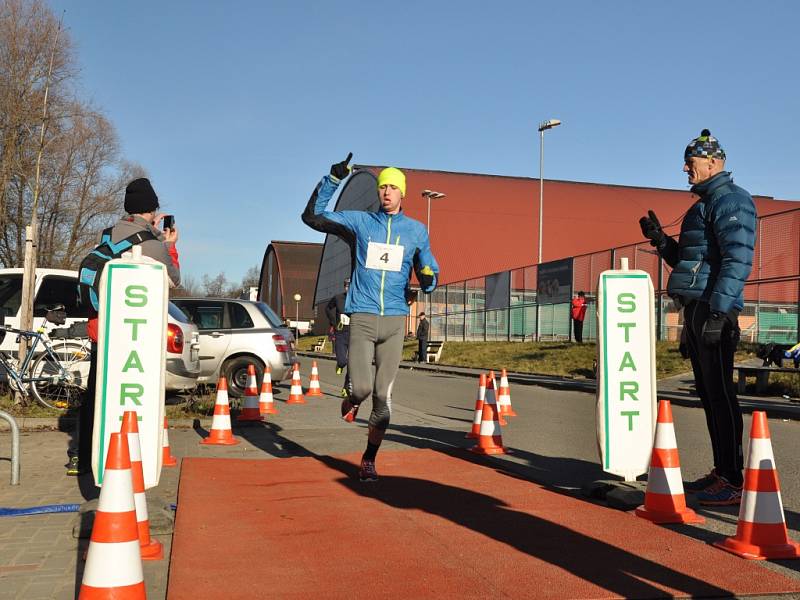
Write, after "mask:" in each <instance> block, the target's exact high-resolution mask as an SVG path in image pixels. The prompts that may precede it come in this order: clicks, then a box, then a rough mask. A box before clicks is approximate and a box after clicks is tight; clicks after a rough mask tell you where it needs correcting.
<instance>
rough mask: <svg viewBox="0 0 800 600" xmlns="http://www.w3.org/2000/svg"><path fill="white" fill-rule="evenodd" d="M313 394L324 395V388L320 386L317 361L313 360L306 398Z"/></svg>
mask: <svg viewBox="0 0 800 600" xmlns="http://www.w3.org/2000/svg"><path fill="white" fill-rule="evenodd" d="M312 396H322V388H320V387H319V370H318V369H317V361H315V360H313V361H311V379H310V380H309V381H308V392H306V398H310V397H312Z"/></svg>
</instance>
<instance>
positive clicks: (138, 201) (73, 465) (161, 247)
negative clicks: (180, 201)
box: [67, 177, 181, 475]
mask: <svg viewBox="0 0 800 600" xmlns="http://www.w3.org/2000/svg"><path fill="white" fill-rule="evenodd" d="M125 212H126V213H127V214H125V215H124V216H123V217H122V218H121V219H120V220H119V221H118V222H117V223H116V224H115V225H114V227H112V229H111V241H112V242H113V243H117V242H120V241H122V240H124V239H126V238H128V237H130V236H132V235H134V234H135V233H137V232H140V231H149V232H150V233H152V234H153V236H155V238H156V239H148V240H146V241H144V242H142V243H141V244H139V245H140V246H141V248H142V255H143V256H149V257H150V258H154V259H155V260H157V261H159V262H162V263H164V265H166V267H167V277H168V279H169V284H170V286H172V287H175V286H177V285H179V284H180V282H181V270H180V262H179V260H178V249H177V248H176V246H175V244H176V242H177V241H178V229H177V227H175V226H174V225H173V227H172V228H171V229H166V230H164V231H161V230H160V229H158V226H159V225H160V223H161V220H162V219H163V218H164V214H163V213H159V212H158V196H157V195H156V192H155V190H154V189H153V186H152V185H151V184H150V180H148V179H145V178H143V177H142V178H140V179H134V180H133V181H131V182H130V183H129V184H128V186H127V187H126V188H125ZM90 313H92V314H90V316H89V322H88V327H87V328H88V334H89V339H90V340H91V342H92V357H91V361H90V363H89V381H88V384H87V389H86V394H85V396H84V400H83V402H82V403H81V407H80V410H79V413H78V436H77V437H78V455H77V457H74V456H71V457H70V461H69V464H68V467H67V475H83V474H86V473H90V472H91V470H92V433H93V429H94V398H95V390H96V383H97V382H96V379H97V326H98V324H97V314H96V313H93V311H90Z"/></svg>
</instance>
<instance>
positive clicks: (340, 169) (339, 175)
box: [331, 152, 353, 181]
mask: <svg viewBox="0 0 800 600" xmlns="http://www.w3.org/2000/svg"><path fill="white" fill-rule="evenodd" d="M351 158H353V153H352V152H350V153H349V154H348V155H347V158H345V159H344V160H343V161H342V162H338V163H336V164H335V165H331V175H333V176H334V177H335V178H336V179H338V180H339V181H341V180H342V179H345V178H346V177H347V176H348V175H350V171H351V168H350V167H349V166H347V163H349V162H350V159H351Z"/></svg>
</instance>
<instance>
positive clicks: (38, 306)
mask: <svg viewBox="0 0 800 600" xmlns="http://www.w3.org/2000/svg"><path fill="white" fill-rule="evenodd" d="M54 304H63V305H64V308H65V310H66V311H67V317H68V318H70V319H88V318H89V308H88V307H87V306H78V284H77V280H76V279H75V278H74V277H61V276H58V275H46V276H45V277H44V279H43V280H42V285H40V286H39V291H38V293H37V294H36V300H35V301H34V303H33V316H34V317H43V316H44V315H45V313H46V312H47V310H48V308H50V307H51V306H53V305H54Z"/></svg>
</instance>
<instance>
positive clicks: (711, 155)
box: [639, 129, 756, 506]
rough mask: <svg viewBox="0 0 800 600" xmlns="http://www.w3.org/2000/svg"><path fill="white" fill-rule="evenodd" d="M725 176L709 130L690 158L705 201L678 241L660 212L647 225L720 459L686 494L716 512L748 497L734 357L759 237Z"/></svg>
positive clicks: (744, 199)
mask: <svg viewBox="0 0 800 600" xmlns="http://www.w3.org/2000/svg"><path fill="white" fill-rule="evenodd" d="M724 169H725V152H724V150H723V149H722V147H721V146H720V144H719V141H718V140H717V139H716V138H714V137H712V136H711V133H710V132H709V131H708V129H704V130H703V131H702V132H701V134H700V136H699V137H697V138H695V139H694V140H692V141H691V142H690V143H689V145H688V146H687V147H686V151H685V152H684V167H683V170H684V172H685V173H687V174H688V176H689V183H690V184H692V188H691V190H692V192H693V193H695V194H697V195H698V196H699V199H698V201H697V202H696V203H695V204H694V205H693V206H692V207H691V208H690V209H689V210H688V212H687V213H686V215H685V216H684V218H683V223H682V224H681V233H680V237H679V238H678V241H677V242H676V241H675V240H674V239H673V238H671V237H669V236H667V235H666V234H665V233H664V231H663V230H662V228H661V225H660V223H659V222H658V218H657V217H656V215H655V214H654V213H653V211H649V213H648V216H646V217H642V218H641V219H640V221H639V224H640V225H641V227H642V233H643V234H644V236H645V237H646V238H649V239H650V243H651V244H652V245H653V246H655V247H656V248H657V249H658V253H659V254H660V255H661V257H662V258H663V259H664V260H665V261H666V262H667V264H668V265H669V266H670V267H672V273H671V274H670V277H669V282H668V284H667V292H668V293H669V295H670V296H671V297H672V298H673V299H674V300H675V302H676V304H678V305H679V306H684V327H685V328H687V331H686V342H687V346H688V351H689V358H690V359H691V361H692V370H693V371H694V378H695V386H696V388H697V393H698V394H699V396H700V401H701V402H702V404H703V409H704V410H705V413H706V423H707V425H708V431H709V434H710V436H711V447H712V449H713V452H714V468H713V469H712V470H711V472H710V473H709V474H708V475H706V476H704V477H701V478H700V479H698V480H696V481H692V482H687V483H686V484H685V485H684V488H685V489H686V491H688V492H692V493H696V494H697V499H698V501H699V502H700V504H705V505H716V506H722V505H731V504H739V503H740V501H741V497H742V482H743V478H742V469H743V468H744V459H743V454H742V411H741V408H740V407H739V402H738V400H737V398H736V388H735V386H734V384H733V355H734V352H735V350H736V344H737V343H738V341H739V325H738V317H739V313H740V312H741V311H742V308H744V299H743V291H744V284H745V282H746V281H747V278H748V277H749V275H750V270H751V268H752V265H753V248H754V246H755V237H756V209H755V205H754V204H753V199H752V198H751V197H750V194H749V193H748V192H747V191H745V190H744V189H742V188H740V187H739V186H737V185H734V184H733V180H732V179H731V174H730V173H729V172H727V171H725V170H724Z"/></svg>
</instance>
